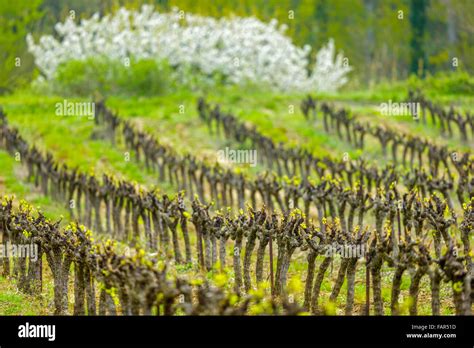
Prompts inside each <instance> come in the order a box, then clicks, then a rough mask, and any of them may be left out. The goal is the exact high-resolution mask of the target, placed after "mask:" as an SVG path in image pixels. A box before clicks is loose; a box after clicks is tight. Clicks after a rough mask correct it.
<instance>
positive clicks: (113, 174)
mask: <svg viewBox="0 0 474 348" xmlns="http://www.w3.org/2000/svg"><path fill="white" fill-rule="evenodd" d="M173 11H174V12H171V13H169V14H162V13H158V12H153V10H152V8H151V7H147V6H144V7H143V9H142V10H141V12H131V11H130V12H129V11H128V10H125V9H121V10H119V11H118V12H117V13H116V14H114V15H113V16H112V15H111V16H110V17H107V16H106V17H101V18H100V19H99V17H98V15H97V16H94V17H91V18H90V19H89V20H88V21H83V22H81V24H80V25H79V24H76V22H74V20H72V19H67V20H65V21H64V23H58V25H57V26H56V27H55V28H56V30H57V32H58V35H57V36H56V37H53V36H49V35H45V36H42V37H41V39H40V40H35V39H34V38H33V37H32V36H31V35H28V36H27V38H26V42H27V44H28V49H29V51H30V53H31V54H32V55H33V56H34V58H35V64H36V66H37V68H38V69H39V71H40V72H41V78H38V79H37V80H36V81H34V82H33V83H32V85H31V86H30V87H29V88H30V89H26V90H20V91H19V92H15V93H13V94H5V95H0V199H1V205H0V236H1V237H0V238H1V242H2V244H1V245H2V249H1V251H2V258H1V260H0V264H1V265H0V270H1V271H0V272H1V276H0V312H1V314H3V315H5V314H36V315H37V314H40V315H43V314H45V315H89V316H93V315H109V316H116V315H156V316H170V315H177V316H185V315H318V316H323V315H346V316H363V315H367V316H373V315H377V316H381V315H392V316H397V315H412V316H415V315H433V316H439V315H459V316H467V315H472V311H473V308H474V307H473V301H474V272H473V267H472V257H473V243H474V241H473V234H474V233H473V232H474V156H473V153H472V149H473V146H474V108H473V105H474V99H473V96H472V94H469V93H466V94H461V95H460V96H459V95H456V94H449V93H442V92H439V91H438V90H437V89H433V88H431V87H429V86H428V85H423V84H422V83H421V82H420V85H417V86H413V85H412V84H409V83H406V84H401V87H391V88H389V89H388V91H387V90H384V89H383V88H382V87H380V88H379V89H377V88H376V89H375V90H371V91H365V90H364V91H362V92H360V91H357V92H354V91H351V90H342V91H337V90H338V89H339V88H340V86H342V85H344V84H345V83H346V82H347V77H346V74H348V73H349V72H350V71H351V70H352V67H349V66H346V65H344V62H343V61H344V59H343V56H342V53H337V52H336V48H335V46H334V42H333V41H332V40H330V41H329V43H328V44H327V45H326V46H323V48H321V50H320V51H318V52H317V53H316V62H315V63H314V65H310V64H309V63H308V61H309V59H307V58H308V57H306V55H308V54H309V50H308V49H307V48H306V47H304V48H300V47H297V46H295V45H293V43H292V42H291V40H290V39H288V38H287V37H286V36H285V35H284V30H283V29H277V26H276V24H268V25H267V24H266V23H263V22H261V21H260V20H257V19H245V18H236V19H232V20H231V19H229V20H226V19H219V20H216V19H212V18H207V17H203V16H199V15H195V16H189V17H188V18H187V19H186V20H187V21H188V22H187V23H186V25H182V21H183V19H182V18H179V19H176V17H175V16H177V15H180V12H178V11H177V10H176V9H175V10H173ZM77 23H79V22H77ZM124 23H125V24H124ZM123 26H125V29H123V28H122V27H123ZM117 28H119V29H117ZM120 28H122V29H120ZM150 28H151V29H150ZM115 30H122V31H121V32H120V35H121V36H120V37H119V39H117V40H112V39H111V38H113V37H114V36H116V35H117V33H115V32H114V31H115ZM151 30H161V31H160V33H161V34H162V36H160V37H159V38H156V37H152V36H151V35H147V32H148V31H151ZM246 30H248V31H246ZM233 31H236V32H239V35H240V36H238V37H234V35H233V34H232V33H233ZM209 33H213V34H214V33H219V35H218V36H219V37H220V38H221V41H219V42H217V43H216V42H215V41H212V40H211V42H210V43H209V42H207V41H206V40H210V39H209V35H211V34H209ZM216 35H217V34H216ZM262 37H263V38H262ZM266 38H268V40H267V39H266ZM56 40H58V41H56ZM94 40H95V41H96V42H95V41H94ZM199 40H202V41H203V43H202V47H197V46H196V45H194V41H199ZM252 40H255V42H253V41H252ZM240 41H242V42H247V43H248V45H243V46H242V47H240V48H239V47H237V46H238V45H239V44H240V43H239V42H240ZM267 41H268V42H267ZM78 42H79V44H78ZM134 43H137V44H136V45H134ZM138 43H140V44H138ZM336 44H337V43H336ZM252 45H254V46H252ZM198 46H199V45H198ZM234 46H235V47H237V49H235V47H234ZM124 47H128V48H126V49H124ZM163 47H164V48H163ZM183 47H186V50H187V51H186V50H185V48H183ZM216 47H217V48H216ZM253 47H260V48H262V47H263V48H262V50H263V51H264V52H270V53H266V54H268V55H269V56H270V58H271V56H272V55H274V57H275V59H273V60H272V59H270V58H268V59H267V60H265V59H266V58H265V57H263V58H262V57H261V52H260V51H259V50H258V49H254V48H253ZM219 50H221V51H219ZM239 50H244V51H243V53H242V52H237V53H236V52H235V51H239ZM125 51H126V52H127V55H126V57H125V56H124V57H122V56H121V55H122V54H124V53H123V52H125ZM214 51H216V52H214ZM130 52H131V53H130ZM128 54H130V55H131V56H133V59H131V60H128V63H126V64H125V68H124V67H123V66H122V64H121V63H116V62H115V61H113V60H109V59H110V57H112V58H114V59H115V58H117V57H118V58H117V59H118V61H121V60H122V59H123V58H127V59H128ZM239 54H240V56H239ZM254 55H255V57H254ZM155 56H156V57H160V59H163V60H169V61H170V62H175V65H173V64H174V63H173V64H171V67H168V68H169V69H170V71H171V72H169V71H168V70H166V69H167V68H162V67H158V65H159V64H158V63H156V62H153V63H151V60H150V57H155ZM236 56H238V57H237V58H236ZM51 57H61V58H57V59H51ZM104 57H107V58H104ZM216 57H217V58H216ZM285 57H286V58H287V60H285V59H284V58H285ZM305 57H306V58H305ZM84 59H85V60H84ZM87 59H88V60H87ZM101 59H104V60H103V61H102V60H101ZM235 59H237V63H236V61H235ZM213 60H215V61H213ZM81 62H82V63H81ZM84 62H86V63H84ZM97 62H98V63H97ZM188 63H189V65H186V64H188ZM68 64H70V65H68ZM81 64H82V65H81ZM94 64H97V66H95V65H94ZM115 64H117V65H115ZM127 64H129V65H127ZM140 64H142V65H140ZM160 64H161V61H160ZM252 64H254V65H252ZM130 65H131V66H132V68H130ZM106 67H109V68H110V69H111V70H109V71H107V72H106V73H104V75H100V74H101V73H102V72H101V69H106ZM158 68H159V69H164V70H159V71H160V73H159V74H158V75H153V74H154V72H153V71H155V70H156V69H158ZM123 69H125V70H123ZM127 69H131V70H132V72H130V70H127ZM133 69H135V70H133ZM148 69H149V70H148ZM111 71H112V75H113V74H116V75H117V76H122V74H129V75H126V76H128V77H127V78H124V81H125V82H124V81H122V82H115V81H114V82H113V83H112V82H110V81H109V80H107V79H108V78H109V77H110V76H111ZM124 71H126V73H124ZM307 71H311V74H309V75H308V73H307ZM155 72H156V71H155ZM168 73H169V74H170V76H172V78H170V81H172V83H171V82H170V81H164V80H161V79H162V78H163V77H162V76H161V75H165V74H168ZM68 74H70V75H68ZM216 74H217V75H218V76H219V78H221V79H222V80H223V81H219V82H218V83H217V82H215V81H214V80H215V79H217V78H216V77H215V75H216ZM219 74H222V76H221V75H219ZM124 76H125V75H124ZM147 76H148V77H147ZM156 76H159V77H156ZM210 76H212V77H210ZM289 76H293V77H294V78H291V77H289ZM94 77H96V80H94ZM122 77H123V76H122ZM122 77H121V78H122ZM155 77H156V78H157V79H158V81H154V80H153V81H150V80H147V79H148V78H149V79H152V78H155ZM117 79H118V78H117ZM140 79H143V80H140ZM163 79H164V78H163ZM69 80H71V81H69ZM65 81H66V82H67V83H65ZM84 81H86V82H84ZM104 81H105V82H104ZM242 81H246V82H248V81H250V82H251V84H249V85H245V84H243V83H242ZM262 81H263V82H262ZM155 82H156V84H155ZM257 82H258V83H262V84H263V86H264V87H263V88H256V87H255V86H254V83H257ZM81 83H82V84H84V85H86V87H84V86H82V85H81ZM115 83H116V84H115ZM214 83H217V84H214ZM220 83H222V85H220ZM471 83H472V82H471ZM157 86H158V87H157ZM177 86H178V87H177ZM196 86H198V87H199V88H198V87H196ZM209 86H210V87H209ZM267 86H273V87H275V88H273V89H270V88H269V87H268V89H267ZM155 87H156V90H155ZM127 88H128V89H133V93H131V92H130V91H128V92H127V93H131V94H130V95H126V96H123V95H121V93H123V91H124V90H125V89H127ZM161 88H164V89H165V91H161ZM287 89H289V90H290V91H288V90H287ZM139 90H140V91H141V92H140V93H139V92H138V91H139ZM144 90H145V91H146V90H149V92H150V93H151V95H148V94H146V93H145V92H144ZM158 90H159V92H158ZM77 91H82V92H83V93H76V94H79V95H75V94H74V93H72V92H77ZM112 91H115V92H117V91H118V92H117V93H116V94H115V93H112ZM155 92H156V93H155ZM62 93H64V94H62ZM71 94H72V96H71ZM392 102H393V104H392ZM8 248H10V249H8ZM15 248H16V249H15ZM21 248H24V249H23V251H24V252H25V254H24V255H20V256H18V255H15V251H16V252H18V253H19V252H20V250H21ZM14 249H15V250H14ZM9 294H14V295H9ZM9 296H11V298H14V299H15V301H16V302H21V303H23V304H20V305H14V302H15V301H13V300H11V299H9ZM24 303H29V305H25V304H24ZM22 306H23V307H22Z"/></svg>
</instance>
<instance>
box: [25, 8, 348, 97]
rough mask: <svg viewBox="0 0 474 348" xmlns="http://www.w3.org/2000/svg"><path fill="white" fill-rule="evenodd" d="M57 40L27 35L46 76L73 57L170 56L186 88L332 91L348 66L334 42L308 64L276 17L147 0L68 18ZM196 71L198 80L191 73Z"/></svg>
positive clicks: (302, 50) (307, 54)
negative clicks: (204, 12) (169, 6)
mask: <svg viewBox="0 0 474 348" xmlns="http://www.w3.org/2000/svg"><path fill="white" fill-rule="evenodd" d="M55 29H56V32H57V39H56V38H54V37H53V36H50V35H47V36H42V37H41V38H40V39H39V42H38V43H35V42H34V40H33V38H32V36H31V35H28V37H27V42H28V46H29V50H30V52H31V53H32V54H33V55H34V57H35V62H36V65H37V66H38V67H39V69H40V71H41V72H42V73H43V75H44V76H45V77H46V79H48V80H51V79H54V78H55V77H56V72H57V70H58V67H59V66H60V65H61V64H63V63H65V62H68V61H70V60H86V59H88V58H91V57H94V58H95V57H98V56H105V57H107V58H109V59H111V60H116V61H120V62H123V61H124V60H126V59H128V58H130V57H134V58H136V59H138V60H142V59H154V60H156V61H159V62H161V61H168V62H169V64H170V65H171V66H172V67H173V78H174V79H175V80H176V81H178V82H180V83H181V84H183V85H185V86H189V85H193V84H195V83H196V82H197V83H203V82H204V81H207V82H208V83H211V84H212V83H214V82H215V81H216V76H218V79H219V80H220V81H223V82H225V83H229V84H238V85H242V84H248V83H250V84H257V85H260V86H263V87H267V86H268V87H271V88H274V89H277V90H281V91H304V92H310V91H311V92H313V91H334V90H337V89H338V88H339V87H340V86H342V85H343V84H344V83H346V81H347V78H346V75H347V73H348V72H349V71H350V70H351V67H350V66H349V65H348V64H346V62H344V59H343V56H342V54H338V55H337V56H336V51H335V45H334V42H333V41H332V40H331V41H330V42H329V44H328V45H327V46H325V47H323V48H322V49H321V50H320V51H319V52H318V53H317V55H316V57H317V59H316V62H315V63H314V64H310V63H309V57H310V52H311V48H310V47H309V46H305V47H304V48H300V47H297V46H295V45H294V44H293V43H292V41H291V39H290V38H288V37H287V36H285V34H284V33H285V30H286V26H285V25H281V26H278V25H277V21H276V20H272V21H271V22H270V23H264V22H262V21H260V20H258V19H256V18H241V17H232V18H221V19H216V18H211V17H203V16H198V15H193V14H189V13H183V12H179V11H178V10H176V9H175V10H174V11H172V12H170V13H159V12H156V11H154V10H153V7H151V6H143V7H142V9H141V11H136V12H134V11H128V10H126V9H124V8H121V9H120V10H118V11H117V12H116V13H115V14H114V15H107V16H104V17H102V18H101V17H99V15H98V14H95V15H93V16H92V17H91V18H89V19H86V20H82V21H81V23H80V24H76V23H75V22H74V21H73V20H72V19H70V18H68V19H67V20H66V21H65V22H64V23H58V24H56V27H55ZM194 75H197V76H199V77H198V79H197V81H196V80H195V76H194Z"/></svg>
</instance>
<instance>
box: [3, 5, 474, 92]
mask: <svg viewBox="0 0 474 348" xmlns="http://www.w3.org/2000/svg"><path fill="white" fill-rule="evenodd" d="M144 3H146V4H153V5H155V6H156V8H157V9H158V10H161V11H168V10H170V9H171V8H172V7H178V8H179V9H181V10H183V11H185V12H188V11H189V12H194V13H198V14H202V15H210V16H216V17H219V16H228V15H232V14H235V15H238V16H256V17H258V18H260V19H261V20H264V21H269V20H270V19H272V18H276V19H277V20H278V21H279V22H280V23H286V24H287V25H288V31H287V34H288V35H289V36H291V37H292V38H293V41H294V42H295V43H296V44H298V45H300V46H303V45H305V44H309V45H311V46H312V47H313V53H315V52H316V51H317V50H318V49H319V48H320V47H321V46H322V45H323V44H325V43H326V42H327V40H328V38H331V37H332V38H334V40H335V43H336V47H337V49H338V50H342V51H344V55H345V56H346V57H348V59H349V63H350V65H351V66H353V67H354V71H353V73H352V79H351V85H352V86H353V87H361V86H371V85H374V84H377V83H380V82H391V81H396V80H402V79H406V78H408V77H409V76H410V74H417V75H418V76H420V77H423V76H426V75H433V74H435V73H439V72H444V71H453V70H461V71H465V72H468V73H469V74H474V1H472V0H385V1H377V0H333V1H331V0H213V1H209V0H62V1H59V0H16V1H10V2H9V1H3V2H2V3H1V4H0V23H1V27H0V30H1V33H0V60H1V61H0V64H1V66H2V70H1V74H0V79H1V81H2V83H1V84H0V85H1V86H0V88H3V89H5V88H7V89H8V88H10V87H9V86H12V85H16V84H21V83H22V82H24V81H26V80H28V79H30V78H31V76H32V72H33V70H34V67H33V64H32V62H31V56H29V54H28V53H27V52H26V44H25V40H24V37H25V35H26V33H27V32H33V34H34V35H38V36H39V35H42V34H46V33H49V34H51V33H53V32H54V24H55V23H57V22H59V21H63V20H64V18H65V17H66V16H70V15H73V16H75V17H76V20H80V18H86V17H89V16H90V15H92V14H93V13H95V12H99V13H101V14H107V13H111V12H113V11H115V10H116V9H118V8H119V7H121V6H125V7H127V8H130V9H137V8H140V7H141V5H142V4H144ZM71 11H74V12H71ZM17 57H20V58H21V59H22V67H21V69H19V68H18V67H16V66H15V58H17ZM23 63H24V64H23Z"/></svg>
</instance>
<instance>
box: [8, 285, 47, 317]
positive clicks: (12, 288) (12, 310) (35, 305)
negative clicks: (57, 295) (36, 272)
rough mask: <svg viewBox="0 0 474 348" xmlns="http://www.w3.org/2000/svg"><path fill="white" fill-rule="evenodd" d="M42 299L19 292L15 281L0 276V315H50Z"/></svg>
mask: <svg viewBox="0 0 474 348" xmlns="http://www.w3.org/2000/svg"><path fill="white" fill-rule="evenodd" d="M50 314H52V312H51V311H50V310H49V307H48V305H47V303H46V300H45V298H44V297H39V296H32V295H27V294H25V293H22V292H19V291H18V289H17V286H16V280H14V279H11V278H5V277H2V276H0V315H50Z"/></svg>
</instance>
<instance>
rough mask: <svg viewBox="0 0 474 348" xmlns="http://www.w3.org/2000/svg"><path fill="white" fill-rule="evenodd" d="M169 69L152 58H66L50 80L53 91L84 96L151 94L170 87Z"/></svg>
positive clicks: (158, 93) (163, 63)
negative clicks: (52, 79) (124, 59)
mask: <svg viewBox="0 0 474 348" xmlns="http://www.w3.org/2000/svg"><path fill="white" fill-rule="evenodd" d="M170 76H171V70H170V68H169V66H168V65H167V64H166V63H165V62H162V63H158V62H156V61H155V60H151V59H146V60H133V59H132V60H130V64H124V63H123V62H120V61H113V60H110V59H107V58H104V57H101V58H88V59H86V60H83V61H79V60H75V61H69V62H67V63H65V64H63V65H61V66H60V67H59V69H58V71H57V75H56V78H55V79H54V81H53V82H52V89H53V92H55V93H60V94H62V95H65V96H77V97H88V96H91V95H94V93H95V92H97V91H98V92H99V93H101V94H102V95H104V96H109V95H117V96H154V95H161V94H163V93H164V92H165V91H167V90H168V89H169V88H170V87H171V82H170V81H171V80H170Z"/></svg>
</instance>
